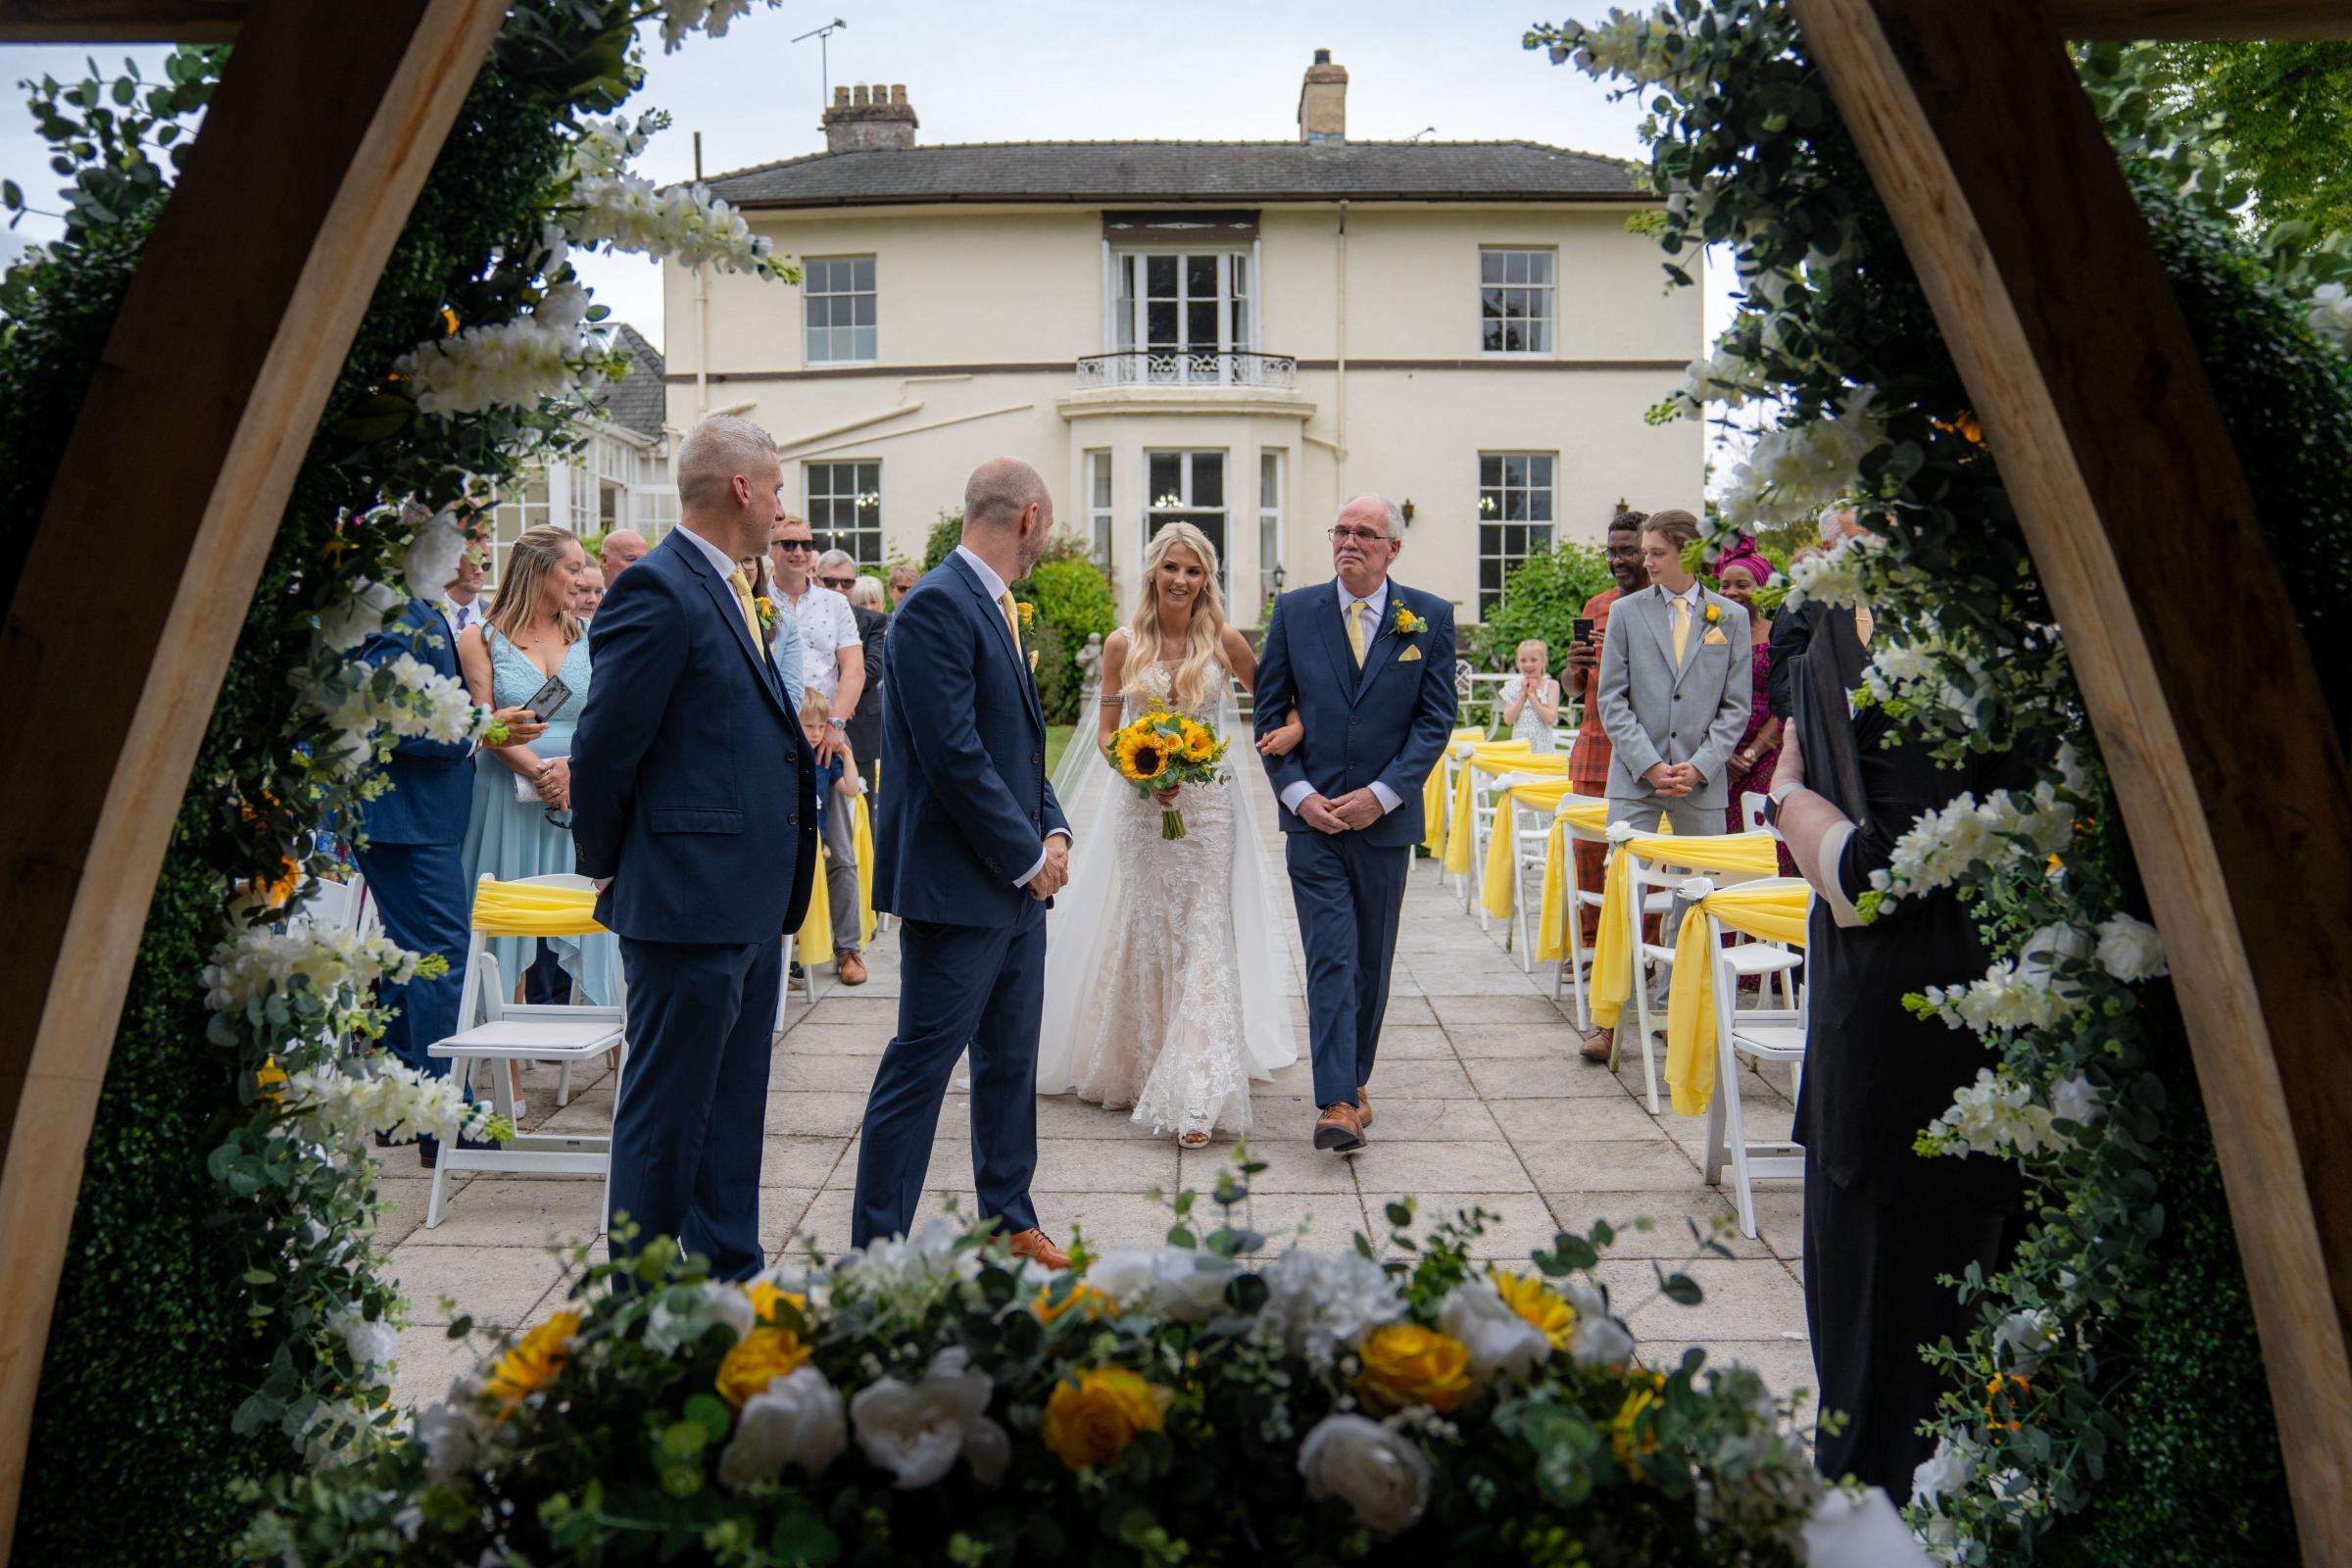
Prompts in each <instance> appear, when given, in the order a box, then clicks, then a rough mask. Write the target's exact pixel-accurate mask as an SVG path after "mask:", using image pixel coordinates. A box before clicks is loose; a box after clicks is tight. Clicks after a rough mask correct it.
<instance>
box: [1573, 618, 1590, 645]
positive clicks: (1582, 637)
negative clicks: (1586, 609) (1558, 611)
mask: <svg viewBox="0 0 2352 1568" xmlns="http://www.w3.org/2000/svg"><path fill="white" fill-rule="evenodd" d="M1576 640H1577V641H1578V642H1580V643H1589V642H1591V641H1592V640H1593V617H1592V616H1591V615H1579V616H1577V617H1576Z"/></svg>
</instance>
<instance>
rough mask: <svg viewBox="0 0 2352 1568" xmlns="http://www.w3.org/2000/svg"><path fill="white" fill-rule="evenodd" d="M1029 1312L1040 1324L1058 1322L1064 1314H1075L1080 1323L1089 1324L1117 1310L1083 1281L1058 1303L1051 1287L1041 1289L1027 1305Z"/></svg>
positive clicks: (1109, 1300)
mask: <svg viewBox="0 0 2352 1568" xmlns="http://www.w3.org/2000/svg"><path fill="white" fill-rule="evenodd" d="M1029 1310H1030V1311H1031V1312H1032V1313H1034V1314H1035V1315H1036V1318H1037V1320H1038V1321H1039V1322H1040V1323H1053V1322H1055V1321H1058V1320H1059V1319H1060V1317H1061V1316H1062V1314H1064V1313H1065V1312H1075V1313H1077V1314H1078V1316H1079V1318H1080V1320H1081V1321H1084V1322H1090V1323H1091V1322H1095V1321H1097V1320H1099V1319H1102V1318H1106V1317H1115V1316H1116V1315H1117V1314H1118V1308H1117V1307H1116V1306H1114V1305H1112V1304H1111V1299H1110V1298H1109V1297H1107V1296H1105V1295H1103V1293H1102V1292H1101V1291H1098V1290H1096V1289H1095V1288H1094V1287H1093V1286H1092V1285H1089V1284H1086V1283H1085V1282H1084V1281H1080V1282H1078V1283H1077V1284H1075V1285H1072V1286H1071V1287H1070V1288H1069V1291H1068V1292H1067V1293H1066V1294H1065V1295H1063V1297H1062V1298H1061V1299H1060V1300H1058V1301H1056V1300H1054V1287H1053V1286H1051V1285H1048V1286H1045V1287H1043V1288H1041V1289H1040V1290H1039V1291H1038V1293H1037V1299H1036V1300H1034V1301H1032V1302H1030V1303H1029Z"/></svg>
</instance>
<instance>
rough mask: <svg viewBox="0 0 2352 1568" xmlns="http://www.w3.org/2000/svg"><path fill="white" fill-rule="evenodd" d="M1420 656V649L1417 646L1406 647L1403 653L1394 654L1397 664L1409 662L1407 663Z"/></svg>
mask: <svg viewBox="0 0 2352 1568" xmlns="http://www.w3.org/2000/svg"><path fill="white" fill-rule="evenodd" d="M1420 657H1421V650H1420V649H1418V648H1407V649H1406V650H1405V651H1404V652H1403V653H1401V654H1398V655H1397V662H1398V663H1399V664H1409V663H1412V662H1414V661H1416V660H1418V659H1419V658H1420Z"/></svg>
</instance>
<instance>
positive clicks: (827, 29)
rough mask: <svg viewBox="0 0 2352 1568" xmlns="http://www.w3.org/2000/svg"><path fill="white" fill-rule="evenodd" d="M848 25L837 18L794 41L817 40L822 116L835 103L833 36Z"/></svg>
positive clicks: (819, 105)
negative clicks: (831, 55)
mask: <svg viewBox="0 0 2352 1568" xmlns="http://www.w3.org/2000/svg"><path fill="white" fill-rule="evenodd" d="M848 25H849V24H848V23H846V22H844V21H842V20H841V19H840V18H839V17H835V18H834V19H833V20H832V21H831V22H828V23H826V24H825V25H823V26H821V27H810V28H809V30H808V31H807V32H804V33H802V34H801V35H800V36H799V37H798V38H795V39H793V40H792V41H793V42H794V43H807V42H808V41H809V39H811V38H814V39H815V40H816V79H817V89H818V96H817V105H816V107H817V112H818V113H820V114H821V113H823V112H824V111H825V110H826V109H828V108H830V107H831V106H832V103H833V62H832V60H831V59H830V58H829V54H830V47H831V43H832V38H833V34H835V33H837V32H839V31H841V30H842V29H843V28H845V27H847V26H848Z"/></svg>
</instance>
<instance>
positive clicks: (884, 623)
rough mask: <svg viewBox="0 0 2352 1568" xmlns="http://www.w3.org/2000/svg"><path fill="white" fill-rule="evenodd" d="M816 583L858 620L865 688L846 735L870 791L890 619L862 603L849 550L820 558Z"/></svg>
mask: <svg viewBox="0 0 2352 1568" xmlns="http://www.w3.org/2000/svg"><path fill="white" fill-rule="evenodd" d="M816 582H817V586H818V587H820V588H830V589H832V590H833V591H834V592H835V593H837V594H839V595H841V596H842V597H843V598H845V599H847V600H848V601H849V602H850V613H851V614H852V615H855V616H856V617H857V618H858V642H859V644H860V645H861V646H863V648H864V650H865V689H864V690H863V691H862V692H860V693H859V694H858V711H857V712H855V713H852V714H851V715H850V716H849V718H848V720H847V721H846V722H845V723H844V725H843V729H842V733H844V734H846V735H847V736H849V738H850V749H851V751H852V752H853V753H855V754H856V756H857V758H858V774H859V776H860V777H862V778H863V779H864V780H865V781H866V784H867V786H868V787H869V788H870V787H871V786H872V785H873V783H874V764H875V763H876V762H878V761H880V760H881V759H882V639H883V638H885V637H887V636H888V635H890V617H889V616H888V615H885V614H884V613H882V612H881V610H880V609H879V608H869V607H867V606H865V605H861V604H859V603H858V591H857V590H858V562H857V559H856V558H855V557H853V556H852V555H851V554H850V553H849V552H848V551H846V550H828V551H826V552H825V553H824V554H823V555H821V556H819V557H817V559H816ZM875 586H876V587H879V586H880V585H879V584H876V585H875Z"/></svg>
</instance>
